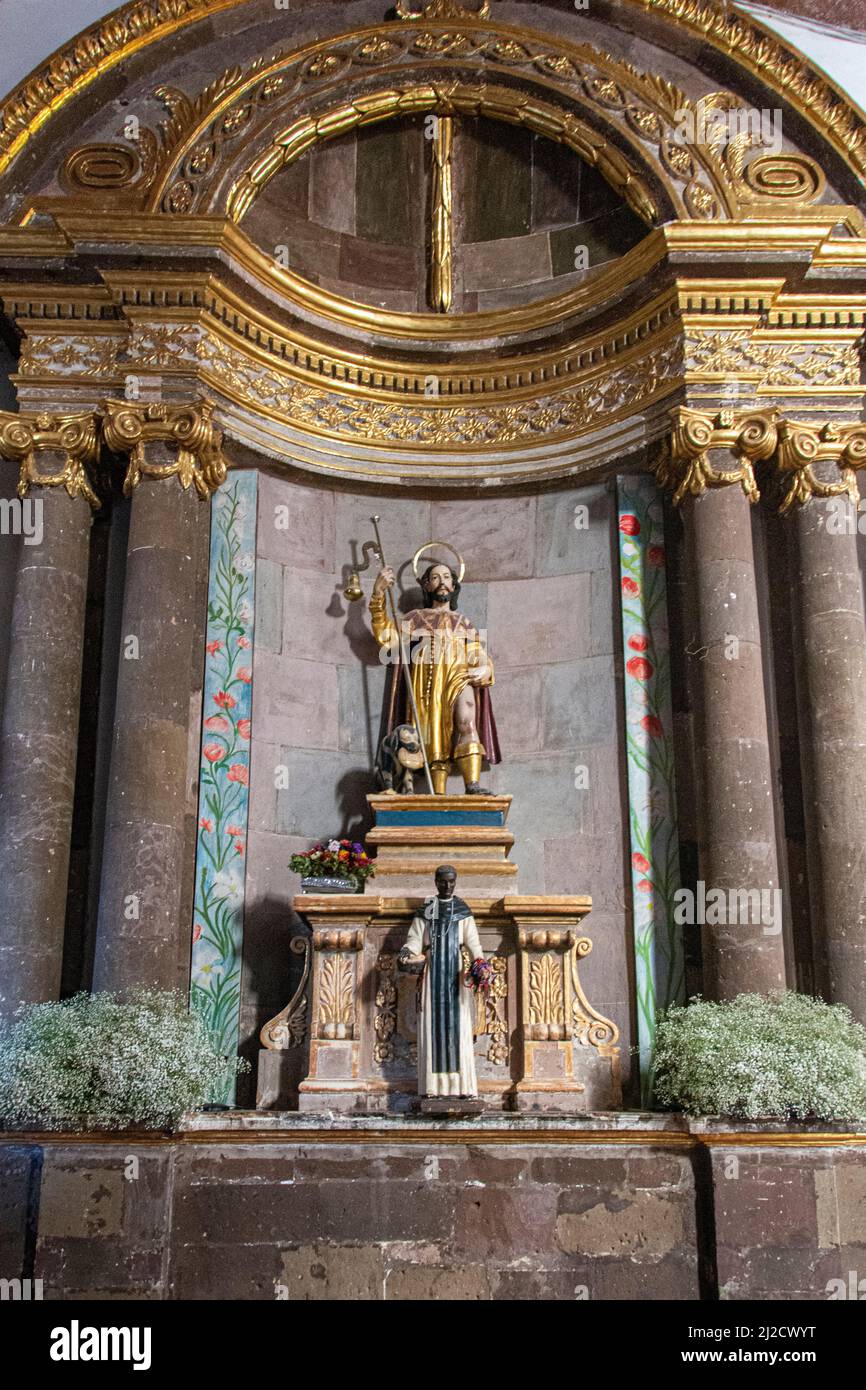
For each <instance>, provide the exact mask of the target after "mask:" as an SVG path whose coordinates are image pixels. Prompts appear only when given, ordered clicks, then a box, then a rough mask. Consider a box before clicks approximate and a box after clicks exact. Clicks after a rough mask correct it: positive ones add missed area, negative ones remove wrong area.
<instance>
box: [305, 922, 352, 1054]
mask: <svg viewBox="0 0 866 1390" xmlns="http://www.w3.org/2000/svg"><path fill="white" fill-rule="evenodd" d="M363 945H364V932H363V929H362V928H358V927H348V928H323V929H320V930H317V931H315V932H314V934H313V950H314V951H315V952H317V953H318V955H317V960H316V973H317V976H318V978H317V981H316V1001H317V1002H316V1037H317V1038H322V1039H325V1040H326V1041H335V1040H343V1039H355V1038H356V1037H357V1011H356V1006H355V991H356V987H357V959H358V952H359V951H360V950H361V949H362V948H363Z"/></svg>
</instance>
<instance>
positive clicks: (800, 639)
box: [778, 422, 866, 1023]
mask: <svg viewBox="0 0 866 1390" xmlns="http://www.w3.org/2000/svg"><path fill="white" fill-rule="evenodd" d="M864 462H866V426H863V425H850V426H841V427H833V426H832V425H828V426H825V427H824V428H823V429H820V430H819V429H817V428H816V427H815V426H814V425H812V424H793V423H787V422H785V423H783V424H781V425H780V426H779V451H778V465H779V468H780V470H781V473H782V476H783V479H784V481H785V483H786V494H785V498H784V500H783V502H782V506H781V508H780V510H781V511H783V512H787V513H788V521H789V524H790V527H791V531H790V534H789V544H790V555H791V572H792V576H793V580H794V590H793V593H792V595H791V600H792V607H793V632H794V649H795V659H796V677H797V706H798V722H799V725H800V763H801V770H802V778H803V800H804V809H805V822H806V845H807V855H808V864H809V895H810V906H811V918H812V933H813V942H814V949H815V959H816V970H817V977H818V978H817V981H816V986H817V989H818V990H819V992H820V993H822V994H823V995H824V997H825V998H827V999H830V1000H831V1001H833V1002H834V1003H840V1004H847V1006H848V1008H849V1009H850V1010H851V1012H852V1013H853V1014H854V1016H855V1017H856V1018H858V1019H859V1020H860V1022H861V1023H866V624H864V614H863V593H862V587H861V581H860V568H859V564H858V558H857V520H858V513H857V502H858V500H859V493H858V489H857V482H856V477H855V474H854V467H856V466H859V465H862V464H863V463H864Z"/></svg>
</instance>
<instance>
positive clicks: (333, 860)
mask: <svg viewBox="0 0 866 1390" xmlns="http://www.w3.org/2000/svg"><path fill="white" fill-rule="evenodd" d="M289 868H290V869H291V870H292V872H293V873H296V874H301V875H303V877H304V878H349V879H351V880H352V882H353V883H354V885H355V887H356V888H360V886H361V884H362V883H363V882H364V880H365V879H367V878H370V877H371V876H372V875H373V874H374V873H375V872H376V866H375V864H374V863H373V861H372V859H370V858H368V856H367V853H366V851H365V849H364V846H363V845H359V844H358V843H357V842H356V841H352V840H328V841H326V842H322V843H320V844H318V845H313V848H312V849H310V850H307V852H306V854H293V855H292V857H291V859H290V860H289Z"/></svg>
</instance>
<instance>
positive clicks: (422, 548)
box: [412, 541, 466, 584]
mask: <svg viewBox="0 0 866 1390" xmlns="http://www.w3.org/2000/svg"><path fill="white" fill-rule="evenodd" d="M434 546H444V547H445V549H446V550H450V551H451V554H452V555H453V556H454V559H455V560H456V561H457V562H458V564H459V566H460V570H459V573H458V575H457V583H458V584H462V583H463V576H464V574H465V573H466V565H465V563H464V560H463V556H462V555H461V554H460V551H459V550H455V549H454V547H453V545H449V544H448V542H447V541H428V542H427V544H426V545H419V547H418V549H417V550H416V551H415V554H414V555H413V556H412V571H413V573H414V575H415V578H416V579H417V580H418V581H419V582H420V579H421V576H420V574H419V573H418V557H419V555H423V554H424V551H425V550H432V549H433V548H434Z"/></svg>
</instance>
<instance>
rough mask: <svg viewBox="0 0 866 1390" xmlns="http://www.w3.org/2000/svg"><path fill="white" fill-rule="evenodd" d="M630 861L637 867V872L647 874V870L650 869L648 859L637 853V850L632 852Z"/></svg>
mask: <svg viewBox="0 0 866 1390" xmlns="http://www.w3.org/2000/svg"><path fill="white" fill-rule="evenodd" d="M631 862H632V864H633V865H634V867H635V868H636V869H637V871H638V873H639V874H648V873H649V871H650V862H649V860H648V859H647V858H646V856H645V855H643V854H638V853H637V851H635V853H634V854H633V855H632V857H631Z"/></svg>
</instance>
